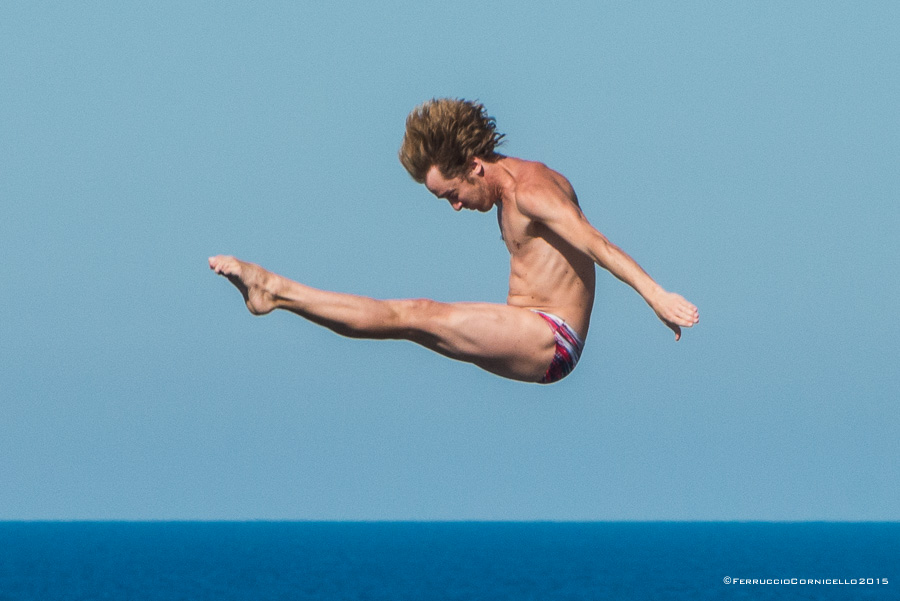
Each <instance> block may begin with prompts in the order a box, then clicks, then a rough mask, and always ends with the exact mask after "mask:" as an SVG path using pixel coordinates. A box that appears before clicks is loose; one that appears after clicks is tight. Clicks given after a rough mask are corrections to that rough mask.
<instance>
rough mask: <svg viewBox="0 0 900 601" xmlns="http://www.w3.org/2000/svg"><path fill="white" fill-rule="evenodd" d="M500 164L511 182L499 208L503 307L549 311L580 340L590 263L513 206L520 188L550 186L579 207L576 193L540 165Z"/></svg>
mask: <svg viewBox="0 0 900 601" xmlns="http://www.w3.org/2000/svg"><path fill="white" fill-rule="evenodd" d="M502 161H503V167H504V168H506V169H507V170H508V171H509V173H510V174H511V175H512V176H513V178H514V179H515V182H516V185H515V187H514V188H513V189H512V192H511V193H506V194H504V196H503V198H502V199H501V202H500V203H499V204H498V211H499V213H498V221H499V222H500V231H501V233H502V235H503V240H504V241H505V242H506V248H507V249H508V250H509V254H510V261H509V263H510V273H509V295H508V297H507V304H509V305H513V306H517V307H525V308H528V309H539V310H542V311H547V312H550V313H554V314H556V315H558V316H559V317H562V318H563V319H564V320H566V322H568V323H569V325H571V326H572V327H573V328H574V329H575V330H576V331H577V332H578V333H579V334H580V335H581V336H582V337H584V336H586V335H587V330H588V326H589V324H590V316H591V309H592V307H593V303H594V281H595V277H594V261H593V260H592V259H591V258H590V257H589V256H588V255H586V254H584V253H582V252H581V251H579V250H577V249H576V248H574V247H572V246H571V245H570V244H569V243H567V242H566V241H565V240H563V239H562V238H560V237H559V236H558V235H557V234H555V233H554V232H553V231H551V230H550V228H548V227H547V226H546V225H544V224H543V223H541V222H539V221H535V220H534V219H532V218H530V217H528V216H526V215H525V214H524V213H523V212H522V211H521V210H520V209H519V206H518V203H517V193H519V192H521V191H522V190H523V189H529V190H532V191H533V190H535V189H537V190H540V189H547V188H549V189H552V190H553V191H554V192H556V193H557V194H559V193H562V194H564V195H565V196H566V197H567V198H568V199H569V200H570V201H571V202H572V203H573V204H574V205H575V206H578V199H577V198H576V196H575V191H574V190H573V189H572V186H571V184H569V182H568V180H567V179H566V178H565V177H563V176H562V175H561V174H559V173H557V172H556V171H553V170H552V169H550V168H548V167H546V166H545V165H543V164H541V163H535V162H530V161H523V160H520V159H514V158H512V157H505V158H504V159H502Z"/></svg>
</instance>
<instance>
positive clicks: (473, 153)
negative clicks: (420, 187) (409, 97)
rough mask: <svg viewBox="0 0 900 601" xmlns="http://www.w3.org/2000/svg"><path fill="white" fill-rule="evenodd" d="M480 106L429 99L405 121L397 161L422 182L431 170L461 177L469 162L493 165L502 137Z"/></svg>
mask: <svg viewBox="0 0 900 601" xmlns="http://www.w3.org/2000/svg"><path fill="white" fill-rule="evenodd" d="M496 126H497V124H496V122H495V121H494V118H493V117H491V116H489V115H488V114H487V111H486V110H485V108H484V105H483V104H479V103H477V102H472V101H469V100H462V99H451V98H432V99H431V100H429V101H428V102H425V103H423V104H421V105H419V106H417V107H416V108H415V109H413V111H412V112H411V113H410V114H409V116H408V117H407V118H406V134H405V135H404V136H403V144H402V145H401V146H400V153H399V154H400V162H401V163H403V166H404V167H405V168H406V170H407V171H408V172H409V174H410V175H411V176H412V178H413V179H414V180H416V181H417V182H419V183H420V184H421V183H424V182H425V175H426V174H427V173H428V170H429V169H431V167H433V166H434V167H437V168H438V170H440V172H441V175H443V176H444V177H446V178H454V177H459V176H461V175H464V174H465V173H466V170H467V169H468V167H469V165H470V163H471V162H472V159H473V158H475V157H478V158H480V159H483V160H485V161H487V162H494V161H495V160H497V159H498V158H500V155H499V154H497V153H496V152H494V148H495V147H496V146H497V145H498V144H500V141H501V140H502V139H503V134H500V133H497V132H496Z"/></svg>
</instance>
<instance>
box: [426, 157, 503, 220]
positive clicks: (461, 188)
mask: <svg viewBox="0 0 900 601" xmlns="http://www.w3.org/2000/svg"><path fill="white" fill-rule="evenodd" d="M425 187H426V188H428V190H429V192H431V193H432V194H434V195H435V196H437V197H438V198H445V199H447V202H449V203H450V206H451V207H453V210H454V211H461V210H462V209H469V210H470V211H481V212H482V213H486V212H487V211H490V210H491V209H492V208H493V206H494V200H495V199H493V198H491V194H490V191H489V190H488V189H487V186H486V185H485V183H484V178H483V177H480V176H478V175H472V176H468V177H467V176H465V175H464V176H460V177H454V178H450V179H447V178H445V177H444V176H443V175H441V171H440V169H438V168H437V167H432V168H431V169H430V170H429V171H428V173H427V174H426V175H425Z"/></svg>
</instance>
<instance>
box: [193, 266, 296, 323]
mask: <svg viewBox="0 0 900 601" xmlns="http://www.w3.org/2000/svg"><path fill="white" fill-rule="evenodd" d="M209 268H210V269H212V270H213V271H215V272H216V273H218V274H219V275H223V276H225V277H226V278H228V281H230V282H231V283H232V284H234V286H235V288H237V289H238V290H240V291H241V294H242V295H243V297H244V302H245V303H247V308H248V309H249V310H250V312H251V313H253V314H254V315H265V314H266V313H270V312H271V311H272V310H273V309H275V308H276V304H275V298H276V293H275V291H276V290H277V287H278V280H279V277H278V276H277V275H275V274H274V273H271V272H269V271H266V270H265V269H263V268H262V267H260V266H259V265H254V264H253V263H247V262H245V261H240V260H238V259H235V258H234V257H229V256H226V255H218V256H215V257H210V258H209Z"/></svg>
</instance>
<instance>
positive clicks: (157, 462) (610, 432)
mask: <svg viewBox="0 0 900 601" xmlns="http://www.w3.org/2000/svg"><path fill="white" fill-rule="evenodd" d="M0 13H2V18H0V55H2V56H3V60H2V61H0V118H2V121H0V164H2V168H0V203H2V209H3V219H2V220H0V256H2V257H3V258H4V260H3V261H2V262H0V277H2V281H3V283H4V285H3V286H2V287H0V310H2V317H0V481H2V486H0V519H337V520H344V519H352V520H357V519H363V520H378V519H415V520H421V519H454V520H455V519H512V520H530V519H548V520H897V519H900V503H898V499H900V485H898V483H900V442H898V441H900V437H898V436H897V432H898V431H900V411H898V408H897V402H898V398H900V379H898V370H897V367H896V362H897V357H898V356H900V343H898V338H900V328H898V321H897V318H896V306H897V302H896V299H897V298H898V297H900V284H898V275H900V267H898V262H897V258H896V254H897V253H896V250H897V239H898V233H900V209H898V204H897V196H898V191H900V176H898V169H897V165H898V159H900V113H898V111H897V98H898V97H900V71H898V70H897V64H900V36H898V35H897V32H898V31H900V8H898V5H897V4H896V3H891V2H866V3H861V4H860V3H822V2H795V3H790V4H789V5H785V4H784V3H775V2H762V3H717V2H702V3H701V2H684V3H674V4H666V3H610V2H582V3H573V2H562V3H555V4H554V5H553V6H552V7H550V6H549V5H546V4H545V3H537V2H535V3H528V2H526V3H522V2H497V3H487V4H483V5H480V4H468V5H459V6H453V7H450V6H449V5H447V4H446V3H438V2H424V3H423V2H415V3H413V2H387V3H378V5H377V7H376V5H375V4H369V3H346V4H338V5H328V4H318V3H290V2H282V3H275V2H273V3H264V4H259V3H227V2H226V3H180V2H178V3H176V2H159V3H152V4H150V5H147V4H140V5H139V4H138V3H113V2H107V3H98V2H93V3H80V4H78V5H77V6H76V5H65V4H63V5H60V4H59V3H38V2H35V3H24V2H23V3H15V5H13V6H5V7H4V8H3V9H2V11H0ZM434 96H454V97H465V98H477V99H480V100H481V101H482V102H484V103H485V104H486V105H487V107H488V110H489V111H490V113H491V114H492V115H494V116H495V117H496V118H497V122H498V127H499V129H500V131H502V132H504V133H506V134H507V143H506V145H505V152H506V153H508V154H511V155H514V156H521V157H523V158H529V159H536V160H540V161H543V162H545V163H547V164H548V165H549V166H551V167H553V168H555V169H557V170H559V171H561V172H562V173H564V174H565V175H566V176H567V177H568V178H569V179H570V181H571V182H572V183H573V185H574V187H575V189H576V191H577V192H578V195H579V198H580V200H581V204H582V206H583V208H584V211H585V213H586V214H587V216H588V218H589V219H590V220H591V221H592V223H593V224H594V225H595V226H596V227H597V228H598V229H600V230H601V231H602V232H604V233H605V234H606V235H607V236H608V237H609V238H610V239H611V240H612V241H614V242H615V243H617V244H618V245H619V246H621V247H623V248H624V249H625V250H626V251H627V252H629V253H630V254H631V255H632V256H634V257H635V258H636V259H637V260H638V261H639V262H640V263H641V264H642V265H643V266H644V267H645V269H646V270H647V271H649V273H650V274H651V275H652V276H653V277H654V278H655V279H656V280H657V281H659V282H660V283H661V284H662V285H663V286H665V287H667V288H669V289H671V290H675V291H677V292H680V293H681V294H683V295H684V296H686V297H687V298H689V299H690V300H691V301H693V302H694V303H696V304H697V305H698V306H699V307H700V310H701V323H700V325H699V326H698V327H697V328H694V329H693V330H691V331H688V332H686V334H685V336H684V338H683V339H682V341H681V342H679V343H678V344H675V343H674V342H673V341H672V336H671V333H670V332H669V331H668V330H667V329H666V328H665V327H664V326H662V325H661V324H660V323H659V322H658V321H657V320H656V318H655V316H654V315H653V313H652V311H651V310H650V309H649V308H648V307H647V306H646V305H645V304H644V303H643V301H641V299H640V297H638V296H637V295H636V294H635V293H634V292H633V291H631V290H630V289H628V288H627V287H626V286H624V285H623V284H621V283H620V282H618V281H617V280H615V279H614V278H612V277H611V276H609V275H608V274H605V273H602V274H600V277H599V278H598V294H597V300H596V302H595V307H594V319H593V324H592V328H591V333H590V336H589V339H588V344H587V348H586V350H585V353H584V355H583V358H582V362H581V363H580V365H579V366H578V369H577V370H576V371H575V372H574V373H573V374H572V375H571V376H570V377H569V378H567V379H566V380H564V381H563V382H561V383H559V384H556V385H554V386H550V387H540V386H535V385H525V384H520V383H515V382H509V381H505V380H502V379H499V378H496V377H494V376H491V375H489V374H487V373H484V372H481V371H479V370H478V369H476V368H474V367H471V366H468V365H464V364H461V363H455V362H452V361H449V360H447V359H445V358H442V357H439V356H437V355H433V354H430V353H429V352H428V351H425V350H423V349H421V348H418V347H416V346H414V345H412V344H411V343H405V342H370V341H358V340H349V339H344V338H340V337H338V336H335V335H334V334H332V333H330V332H328V331H326V330H323V329H321V328H319V327H317V326H314V325H312V324H309V323H306V322H304V321H302V320H301V319H299V318H297V317H296V316H293V315H289V314H273V315H270V316H267V317H264V318H253V317H251V316H250V315H249V314H248V313H247V312H246V310H245V309H244V308H243V305H242V303H241V302H240V298H239V296H238V295H237V293H236V292H235V291H234V290H232V289H231V287H230V286H229V285H228V284H227V282H224V281H223V280H221V279H220V278H216V277H215V276H214V275H212V274H211V273H210V272H209V271H208V269H207V267H206V258H207V257H208V256H209V255H212V254H218V253H228V254H235V255H237V256H240V257H242V258H245V259H248V260H252V261H254V262H257V263H260V264H262V265H264V266H266V267H269V268H270V269H273V270H275V271H278V272H280V273H283V274H284V275H287V276H289V277H292V278H294V279H298V280H300V281H303V282H305V283H308V284H311V285H314V286H318V287H322V288H327V289H332V290H339V291H345V292H353V293H358V294H366V295H370V296H374V297H379V298H391V297H431V298H436V299H438V300H444V301H458V300H478V301H494V302H503V301H504V300H505V293H506V287H507V279H506V278H507V274H508V271H507V270H508V257H507V255H506V252H505V249H504V247H503V245H502V242H501V240H500V236H499V231H498V230H497V225H496V220H495V219H493V216H492V215H488V216H484V215H475V214H456V213H454V212H453V211H452V210H450V208H449V207H448V206H447V205H446V203H445V202H442V201H439V200H436V199H434V198H433V197H431V196H430V195H429V194H428V192H427V191H426V190H425V189H424V187H422V186H419V185H417V184H415V183H414V182H412V181H411V180H410V178H409V177H408V176H407V174H406V173H405V172H404V171H403V168H402V167H401V166H400V164H399V162H398V161H397V158H396V153H397V149H398V147H399V143H400V139H401V137H402V133H403V122H404V119H405V116H406V114H407V113H408V112H409V110H411V109H412V108H413V107H414V106H416V105H417V104H419V103H421V102H422V101H424V100H426V99H428V98H431V97H434Z"/></svg>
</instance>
